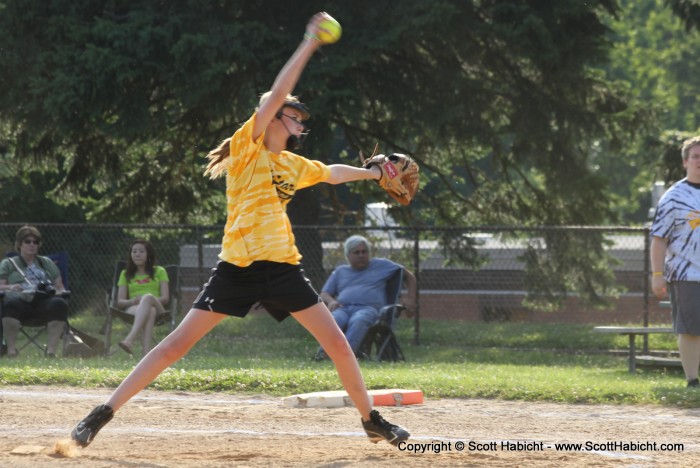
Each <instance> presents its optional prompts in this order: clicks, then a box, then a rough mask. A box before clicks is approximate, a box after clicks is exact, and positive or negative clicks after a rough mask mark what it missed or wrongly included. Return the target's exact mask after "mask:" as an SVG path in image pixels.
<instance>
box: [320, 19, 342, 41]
mask: <svg viewBox="0 0 700 468" xmlns="http://www.w3.org/2000/svg"><path fill="white" fill-rule="evenodd" d="M318 27H319V28H322V29H325V30H326V31H328V32H326V31H319V32H318V38H319V40H320V41H321V42H323V43H324V44H332V43H334V42H335V41H337V40H338V39H340V35H341V34H342V33H343V28H341V27H340V23H338V22H337V21H336V20H334V19H333V18H330V17H329V18H327V19H324V20H323V21H321V22H320V23H318Z"/></svg>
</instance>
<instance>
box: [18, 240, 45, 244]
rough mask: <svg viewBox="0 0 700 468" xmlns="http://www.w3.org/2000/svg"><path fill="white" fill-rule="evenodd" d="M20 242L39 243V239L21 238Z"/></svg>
mask: <svg viewBox="0 0 700 468" xmlns="http://www.w3.org/2000/svg"><path fill="white" fill-rule="evenodd" d="M22 242H23V243H25V244H34V245H39V244H41V241H39V240H37V239H23V240H22Z"/></svg>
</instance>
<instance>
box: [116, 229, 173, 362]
mask: <svg viewBox="0 0 700 468" xmlns="http://www.w3.org/2000/svg"><path fill="white" fill-rule="evenodd" d="M155 262H156V252H155V249H154V248H153V245H151V243H150V242H148V241H147V240H143V239H136V240H135V241H133V242H132V243H131V245H130V246H129V254H128V256H127V260H126V268H125V269H124V270H122V272H121V274H120V275H119V282H118V283H117V286H119V290H118V292H117V307H119V308H120V309H124V310H125V311H126V313H128V314H131V315H133V316H134V324H133V325H132V326H131V330H130V331H129V334H128V335H127V336H126V338H124V339H123V340H122V341H120V342H119V347H120V348H121V349H123V350H124V351H126V352H127V353H129V354H134V351H133V345H134V339H136V336H137V335H138V334H139V332H142V334H141V340H142V346H143V355H144V356H145V355H146V354H147V353H148V351H150V350H151V343H152V341H153V328H154V326H155V322H156V317H157V316H158V315H160V314H163V313H165V307H164V306H167V305H168V302H169V301H170V285H169V280H168V273H167V272H166V271H165V268H163V267H161V266H157V265H155Z"/></svg>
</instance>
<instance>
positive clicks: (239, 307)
mask: <svg viewBox="0 0 700 468" xmlns="http://www.w3.org/2000/svg"><path fill="white" fill-rule="evenodd" d="M319 302H321V298H320V297H319V295H318V293H317V292H316V291H315V290H314V288H313V286H311V282H310V281H309V280H308V279H307V278H306V277H305V276H304V270H302V269H301V265H290V264H289V263H278V262H269V261H259V262H253V263H252V264H250V265H249V266H247V267H239V266H236V265H233V264H231V263H228V262H224V261H219V263H217V265H216V268H214V269H213V270H212V276H211V278H209V281H207V282H206V283H205V284H204V289H202V292H200V293H199V295H198V296H197V299H195V301H194V304H193V305H192V307H194V308H195V309H202V310H210V311H212V312H218V313H221V314H226V315H232V316H234V317H245V316H246V315H247V314H248V311H249V310H250V308H251V307H252V306H253V305H255V303H259V304H260V305H261V306H263V307H264V308H265V310H267V312H268V313H269V314H270V315H272V316H273V317H274V318H275V319H276V320H277V321H278V322H281V321H282V320H284V319H286V318H287V317H289V313H290V312H298V311H300V310H304V309H307V308H309V307H311V306H313V305H315V304H318V303H319Z"/></svg>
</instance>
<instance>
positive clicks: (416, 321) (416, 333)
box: [413, 229, 420, 345]
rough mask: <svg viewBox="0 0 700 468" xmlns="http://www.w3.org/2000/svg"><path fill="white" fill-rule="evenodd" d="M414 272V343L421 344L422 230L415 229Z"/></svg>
mask: <svg viewBox="0 0 700 468" xmlns="http://www.w3.org/2000/svg"><path fill="white" fill-rule="evenodd" d="M413 234H414V237H413V274H414V275H415V277H416V310H415V315H414V317H413V344H415V345H419V344H420V230H419V229H414V230H413Z"/></svg>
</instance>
